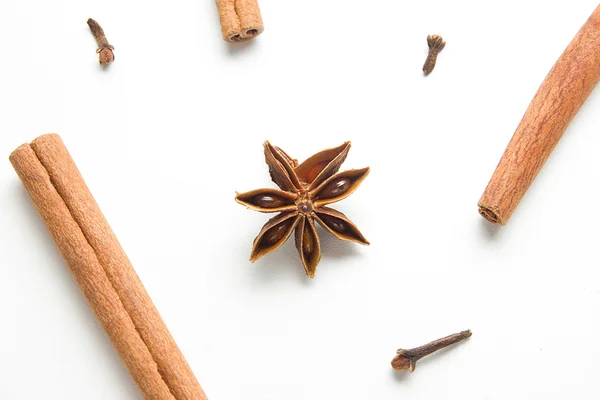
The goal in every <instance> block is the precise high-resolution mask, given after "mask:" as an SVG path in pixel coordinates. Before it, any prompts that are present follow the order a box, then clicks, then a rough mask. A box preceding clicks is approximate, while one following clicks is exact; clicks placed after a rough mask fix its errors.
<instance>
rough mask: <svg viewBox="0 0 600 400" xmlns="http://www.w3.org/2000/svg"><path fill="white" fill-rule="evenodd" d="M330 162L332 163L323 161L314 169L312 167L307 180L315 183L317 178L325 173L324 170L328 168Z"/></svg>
mask: <svg viewBox="0 0 600 400" xmlns="http://www.w3.org/2000/svg"><path fill="white" fill-rule="evenodd" d="M329 162H330V161H329V160H325V161H321V162H320V163H318V164H316V165H315V166H314V167H312V168H311V169H310V170H309V171H308V172H307V173H306V179H307V180H308V182H312V181H314V180H315V179H316V178H317V176H319V174H320V173H321V171H323V169H324V168H325V167H326V166H327V164H329Z"/></svg>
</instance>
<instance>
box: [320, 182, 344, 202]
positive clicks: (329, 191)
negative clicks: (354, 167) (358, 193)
mask: <svg viewBox="0 0 600 400" xmlns="http://www.w3.org/2000/svg"><path fill="white" fill-rule="evenodd" d="M350 183H351V181H350V179H348V178H338V179H336V180H334V181H333V182H331V183H330V184H329V185H327V186H326V187H325V189H323V190H322V191H321V192H320V193H319V198H324V199H331V198H334V197H338V196H341V195H343V194H344V193H346V192H347V191H348V189H350Z"/></svg>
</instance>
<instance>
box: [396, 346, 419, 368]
mask: <svg viewBox="0 0 600 400" xmlns="http://www.w3.org/2000/svg"><path fill="white" fill-rule="evenodd" d="M414 364H415V363H413V362H412V361H411V359H410V358H409V357H407V356H406V354H404V350H398V353H397V354H396V357H394V359H393V360H392V368H394V369H395V370H396V371H403V370H405V369H409V368H410V372H412V371H414V370H415V365H414Z"/></svg>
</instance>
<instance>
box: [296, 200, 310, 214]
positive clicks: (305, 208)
mask: <svg viewBox="0 0 600 400" xmlns="http://www.w3.org/2000/svg"><path fill="white" fill-rule="evenodd" d="M298 211H300V212H301V213H302V214H310V213H312V212H313V203H312V201H311V200H310V199H308V198H304V199H301V200H300V202H298Z"/></svg>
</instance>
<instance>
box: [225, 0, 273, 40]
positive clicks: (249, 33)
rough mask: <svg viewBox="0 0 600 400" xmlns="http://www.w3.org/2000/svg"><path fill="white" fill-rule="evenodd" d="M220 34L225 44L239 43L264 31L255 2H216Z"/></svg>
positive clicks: (249, 0)
mask: <svg viewBox="0 0 600 400" xmlns="http://www.w3.org/2000/svg"><path fill="white" fill-rule="evenodd" d="M216 2H217V10H218V11H219V19H220V20H221V33H222V35H223V39H224V40H225V41H227V42H240V41H244V40H249V39H252V38H254V37H256V36H258V35H260V34H261V33H262V32H263V31H264V30H265V28H264V25H263V21H262V17H261V15H260V8H259V7H258V2H257V0H216Z"/></svg>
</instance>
